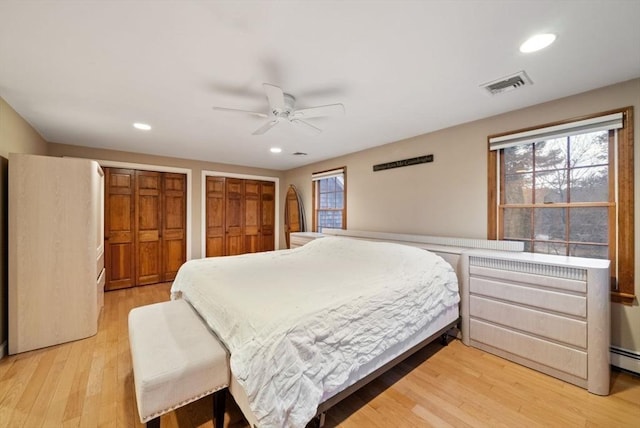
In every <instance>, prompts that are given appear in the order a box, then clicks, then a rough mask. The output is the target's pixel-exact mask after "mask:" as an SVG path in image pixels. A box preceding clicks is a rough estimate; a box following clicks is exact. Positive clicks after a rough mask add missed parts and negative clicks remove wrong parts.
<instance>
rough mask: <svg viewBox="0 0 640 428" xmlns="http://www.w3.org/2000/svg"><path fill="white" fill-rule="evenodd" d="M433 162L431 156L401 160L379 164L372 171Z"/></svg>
mask: <svg viewBox="0 0 640 428" xmlns="http://www.w3.org/2000/svg"><path fill="white" fill-rule="evenodd" d="M428 162H433V155H425V156H418V157H417V158H411V159H403V160H399V161H393V162H387V163H380V164H378V165H374V166H373V171H374V172H375V171H383V170H385V169H391V168H400V167H403V166H410V165H418V164H421V163H428Z"/></svg>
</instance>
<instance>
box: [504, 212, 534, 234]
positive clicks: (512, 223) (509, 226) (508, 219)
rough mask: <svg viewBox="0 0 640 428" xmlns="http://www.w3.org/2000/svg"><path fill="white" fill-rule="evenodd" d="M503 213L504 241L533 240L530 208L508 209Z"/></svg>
mask: <svg viewBox="0 0 640 428" xmlns="http://www.w3.org/2000/svg"><path fill="white" fill-rule="evenodd" d="M503 212H504V239H515V240H517V239H531V209H530V208H507V209H505V210H504V211H503Z"/></svg>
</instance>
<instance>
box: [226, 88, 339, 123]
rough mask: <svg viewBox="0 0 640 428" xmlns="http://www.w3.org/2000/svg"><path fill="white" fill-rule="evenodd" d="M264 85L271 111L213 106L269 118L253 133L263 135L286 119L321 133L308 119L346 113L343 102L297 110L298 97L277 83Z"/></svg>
mask: <svg viewBox="0 0 640 428" xmlns="http://www.w3.org/2000/svg"><path fill="white" fill-rule="evenodd" d="M262 86H263V87H264V91H265V92H266V94H267V100H268V101H269V113H260V112H257V111H248V110H240V109H235V108H227V107H213V109H214V110H222V111H230V112H237V113H246V114H251V115H254V116H258V117H263V118H269V121H268V122H267V123H265V124H264V125H262V126H261V127H260V128H258V129H256V130H255V131H254V132H253V135H262V134H264V133H265V132H267V131H268V130H269V129H271V128H273V127H274V126H276V125H277V124H278V123H280V122H283V121H285V120H287V121H289V122H291V123H293V124H295V125H298V126H300V127H301V128H304V129H305V130H307V131H309V132H311V133H313V134H319V133H321V132H322V129H320V128H318V127H316V126H314V125H312V124H310V123H309V122H307V121H306V119H309V118H313V117H322V116H336V115H340V114H344V106H343V105H342V104H328V105H324V106H317V107H309V108H303V109H298V110H296V109H295V106H296V99H295V97H294V96H293V95H291V94H286V93H284V92H283V91H282V89H280V88H279V87H277V86H275V85H270V84H268V83H263V84H262Z"/></svg>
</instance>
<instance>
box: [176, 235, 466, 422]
mask: <svg viewBox="0 0 640 428" xmlns="http://www.w3.org/2000/svg"><path fill="white" fill-rule="evenodd" d="M179 297H183V298H185V299H187V300H188V301H189V302H190V303H191V304H192V305H193V306H194V308H195V309H196V310H197V311H198V312H199V313H200V315H201V316H202V317H203V318H204V319H205V321H206V322H207V323H208V324H209V326H210V327H211V328H212V329H213V330H214V331H215V332H216V333H217V334H218V336H219V337H220V339H221V340H222V341H223V342H224V343H225V344H226V346H227V348H228V349H229V351H230V353H231V371H232V373H233V374H234V376H235V377H236V379H237V381H238V383H239V384H240V385H241V386H242V387H243V389H244V391H245V392H246V394H247V397H248V399H249V405H250V408H251V410H252V412H253V414H254V416H255V417H256V418H257V419H258V422H259V424H260V426H269V427H270V426H282V427H288V426H291V427H303V426H305V424H306V423H307V422H308V421H309V420H310V419H311V418H312V417H313V416H314V415H315V413H316V409H317V406H318V404H320V403H321V402H322V401H323V400H324V399H325V398H327V397H330V396H332V395H334V394H335V393H336V392H337V391H340V390H342V389H343V388H344V387H345V386H346V385H347V384H348V382H349V377H350V375H351V374H353V373H355V372H357V371H358V369H359V368H360V367H361V366H363V365H365V364H367V363H368V362H369V361H371V360H372V359H373V358H374V357H375V356H376V355H379V354H380V353H382V352H384V351H385V350H387V349H389V348H390V347H392V346H394V345H395V344H397V343H399V342H402V341H403V340H406V339H407V338H409V337H411V336H412V335H413V334H414V333H416V332H417V331H418V330H420V329H422V328H424V326H426V325H427V324H428V323H429V321H430V320H431V319H433V318H434V317H436V316H437V315H438V314H439V313H440V312H441V311H443V310H446V309H447V308H451V307H453V306H457V304H458V301H459V295H458V285H457V280H456V276H455V274H454V272H453V270H452V268H451V266H450V265H449V264H448V263H446V262H445V261H444V260H442V259H441V258H440V257H438V256H436V255H435V254H432V253H429V252H428V251H425V250H421V249H417V248H413V247H408V246H403V245H398V244H390V243H380V242H375V243H374V242H366V241H359V240H353V239H348V238H329V237H327V238H322V239H317V240H315V241H312V242H310V243H308V244H306V245H304V246H303V247H300V248H297V249H294V250H285V251H274V252H268V253H258V254H249V255H242V256H234V257H223V258H211V259H200V260H192V261H190V262H187V263H186V264H184V265H183V266H182V267H181V268H180V271H179V272H178V275H177V277H176V279H175V281H174V284H173V287H172V298H179Z"/></svg>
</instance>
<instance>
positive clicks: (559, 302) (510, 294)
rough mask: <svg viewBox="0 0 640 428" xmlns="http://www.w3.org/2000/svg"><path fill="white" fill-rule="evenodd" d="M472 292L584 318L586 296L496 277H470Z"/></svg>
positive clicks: (585, 313) (470, 289) (585, 314)
mask: <svg viewBox="0 0 640 428" xmlns="http://www.w3.org/2000/svg"><path fill="white" fill-rule="evenodd" d="M469 291H470V292H471V293H472V294H481V295H483V296H488V297H495V298H498V299H500V300H505V301H508V302H513V303H520V304H524V305H527V306H534V307H537V308H540V309H545V310H549V311H553V312H559V313H563V314H567V315H573V316H578V317H583V318H586V316H587V298H586V297H585V296H580V295H576V294H567V293H563V292H559V291H553V290H546V289H542V288H535V287H528V286H526V285H524V284H523V285H519V284H513V283H511V284H510V283H506V282H502V281H499V280H497V279H490V278H477V277H471V278H470V279H469Z"/></svg>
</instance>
